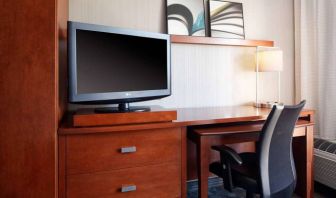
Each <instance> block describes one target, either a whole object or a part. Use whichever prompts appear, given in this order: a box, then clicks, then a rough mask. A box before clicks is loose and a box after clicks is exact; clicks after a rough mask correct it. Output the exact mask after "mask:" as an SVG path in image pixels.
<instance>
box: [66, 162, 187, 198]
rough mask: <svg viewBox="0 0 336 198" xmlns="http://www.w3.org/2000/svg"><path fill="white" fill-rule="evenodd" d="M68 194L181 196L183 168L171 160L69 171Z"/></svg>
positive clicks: (123, 197)
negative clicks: (134, 165)
mask: <svg viewBox="0 0 336 198" xmlns="http://www.w3.org/2000/svg"><path fill="white" fill-rule="evenodd" d="M122 191H124V192H122ZM67 197H68V198H73V197H81V198H86V197H88V198H92V197H114V198H134V197H144V198H151V197H155V198H157V197H160V198H165V197H167V198H174V197H181V169H180V166H179V165H178V164H176V163H168V164H160V165H151V166H144V167H137V168H129V169H121V170H114V171H109V172H100V173H93V174H79V175H68V176H67Z"/></svg>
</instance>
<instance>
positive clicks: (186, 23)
mask: <svg viewBox="0 0 336 198" xmlns="http://www.w3.org/2000/svg"><path fill="white" fill-rule="evenodd" d="M204 10H205V9H204V2H203V0H167V29H168V34H175V35H188V36H206V29H205V12H204Z"/></svg>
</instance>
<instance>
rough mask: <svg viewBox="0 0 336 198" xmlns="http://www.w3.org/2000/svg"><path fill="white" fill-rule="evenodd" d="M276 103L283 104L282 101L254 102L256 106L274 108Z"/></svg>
mask: <svg viewBox="0 0 336 198" xmlns="http://www.w3.org/2000/svg"><path fill="white" fill-rule="evenodd" d="M274 105H283V103H282V102H258V103H254V106H255V107H257V108H268V109H271V108H273V106H274Z"/></svg>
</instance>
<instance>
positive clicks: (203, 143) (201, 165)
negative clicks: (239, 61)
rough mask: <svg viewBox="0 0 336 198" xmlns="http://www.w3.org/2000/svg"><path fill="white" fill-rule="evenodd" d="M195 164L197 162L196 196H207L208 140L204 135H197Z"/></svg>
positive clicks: (203, 197)
mask: <svg viewBox="0 0 336 198" xmlns="http://www.w3.org/2000/svg"><path fill="white" fill-rule="evenodd" d="M197 155H198V156H197V164H198V197H200V198H207V197H208V177H209V155H210V148H209V140H208V138H206V137H202V136H201V137H199V139H198V144H197Z"/></svg>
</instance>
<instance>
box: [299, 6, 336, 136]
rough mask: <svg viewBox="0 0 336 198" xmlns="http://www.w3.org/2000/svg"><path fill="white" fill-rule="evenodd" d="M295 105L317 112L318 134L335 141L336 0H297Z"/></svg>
mask: <svg viewBox="0 0 336 198" xmlns="http://www.w3.org/2000/svg"><path fill="white" fill-rule="evenodd" d="M294 3H295V81H296V101H297V102H298V101H300V100H302V99H306V100H307V106H306V108H313V109H315V110H316V111H317V112H316V117H315V120H316V124H317V125H316V130H315V131H316V134H315V135H317V136H320V137H321V138H325V139H336V0H294Z"/></svg>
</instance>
